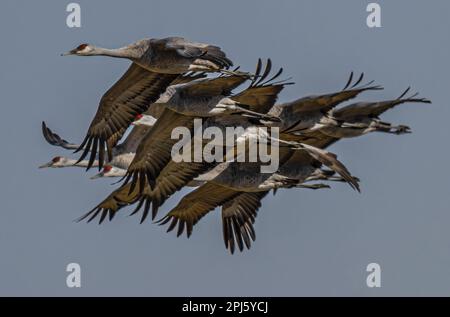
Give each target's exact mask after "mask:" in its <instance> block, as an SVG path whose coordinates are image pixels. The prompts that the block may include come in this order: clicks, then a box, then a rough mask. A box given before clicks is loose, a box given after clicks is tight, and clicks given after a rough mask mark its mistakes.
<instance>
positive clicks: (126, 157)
mask: <svg viewBox="0 0 450 317" xmlns="http://www.w3.org/2000/svg"><path fill="white" fill-rule="evenodd" d="M140 118H141V115H137V116H136V118H135V119H136V120H139V119H140ZM145 120H146V122H147V124H146V125H137V126H135V127H134V128H133V129H132V130H131V132H130V133H129V134H128V136H127V137H126V139H125V140H124V141H123V142H122V143H120V144H117V145H116V146H115V147H114V148H113V150H112V151H113V153H114V156H113V159H112V161H108V163H107V164H108V165H111V166H114V167H115V168H117V169H125V170H126V169H127V168H128V166H129V165H130V163H131V161H132V160H133V158H134V155H135V152H136V149H137V147H138V145H139V143H140V142H141V140H142V138H143V137H144V136H145V135H146V134H147V132H148V131H149V130H150V128H151V125H150V121H153V120H156V119H155V118H153V117H151V116H146V119H145ZM42 134H43V135H44V138H45V140H46V141H47V142H48V143H49V144H51V145H54V146H58V147H62V148H64V149H69V150H70V149H74V148H78V147H79V146H78V145H77V144H74V143H71V142H68V141H66V140H65V139H63V138H61V137H60V136H59V135H58V134H56V133H55V132H53V131H52V130H51V129H50V128H49V127H47V125H46V124H45V122H42ZM59 158H61V160H60V162H57V164H53V165H49V166H47V167H69V166H78V167H87V166H89V164H91V165H92V166H98V165H99V161H98V160H96V159H95V160H94V161H93V162H90V161H87V160H81V161H80V160H72V159H69V158H65V157H59ZM49 163H50V162H49ZM63 163H64V164H63Z"/></svg>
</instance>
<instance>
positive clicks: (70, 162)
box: [64, 159, 98, 167]
mask: <svg viewBox="0 0 450 317" xmlns="http://www.w3.org/2000/svg"><path fill="white" fill-rule="evenodd" d="M88 163H89V161H88V160H82V161H80V162H78V163H77V161H76V160H72V159H70V160H67V162H66V163H64V166H77V167H88ZM92 166H94V167H97V166H98V161H97V160H95V161H94V163H93V164H92Z"/></svg>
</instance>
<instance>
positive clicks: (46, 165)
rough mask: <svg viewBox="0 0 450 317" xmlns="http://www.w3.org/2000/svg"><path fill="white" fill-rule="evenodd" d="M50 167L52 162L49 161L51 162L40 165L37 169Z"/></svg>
mask: <svg viewBox="0 0 450 317" xmlns="http://www.w3.org/2000/svg"><path fill="white" fill-rule="evenodd" d="M52 165H53V162H52V161H51V162H48V163H45V164H42V165H41V166H39V168H47V167H51V166H52Z"/></svg>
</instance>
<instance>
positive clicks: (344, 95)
mask: <svg viewBox="0 0 450 317" xmlns="http://www.w3.org/2000/svg"><path fill="white" fill-rule="evenodd" d="M363 77H364V74H361V76H360V77H359V78H358V80H357V81H356V83H354V84H353V85H352V80H353V73H351V74H350V78H349V80H348V82H347V85H346V86H345V87H344V89H343V90H341V91H338V92H335V93H331V94H324V95H317V96H307V97H303V98H300V99H297V100H295V101H292V102H289V103H285V104H283V105H280V106H282V107H287V108H289V109H290V111H293V112H301V113H304V112H310V111H321V112H323V113H326V112H328V111H329V110H331V109H333V108H334V107H336V106H337V105H338V104H340V103H342V102H344V101H347V100H350V99H353V98H355V97H356V96H358V95H359V94H361V93H362V92H364V91H369V90H381V89H383V88H382V87H381V86H378V85H372V83H373V81H371V82H369V83H367V84H364V85H361V86H358V85H359V84H360V83H361V81H362V79H363Z"/></svg>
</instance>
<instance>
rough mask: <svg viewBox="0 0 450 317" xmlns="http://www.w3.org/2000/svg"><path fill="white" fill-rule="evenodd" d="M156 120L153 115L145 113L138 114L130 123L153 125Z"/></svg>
mask: <svg viewBox="0 0 450 317" xmlns="http://www.w3.org/2000/svg"><path fill="white" fill-rule="evenodd" d="M155 122H156V118H154V117H153V116H150V115H147V114H138V115H137V116H136V117H135V118H134V121H133V122H132V123H131V124H132V125H135V126H139V125H146V126H149V127H151V126H153V125H154V124H155Z"/></svg>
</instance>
